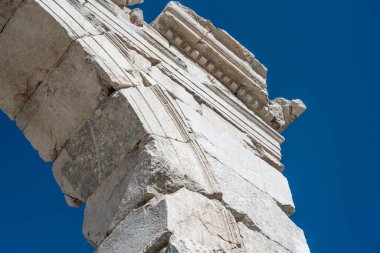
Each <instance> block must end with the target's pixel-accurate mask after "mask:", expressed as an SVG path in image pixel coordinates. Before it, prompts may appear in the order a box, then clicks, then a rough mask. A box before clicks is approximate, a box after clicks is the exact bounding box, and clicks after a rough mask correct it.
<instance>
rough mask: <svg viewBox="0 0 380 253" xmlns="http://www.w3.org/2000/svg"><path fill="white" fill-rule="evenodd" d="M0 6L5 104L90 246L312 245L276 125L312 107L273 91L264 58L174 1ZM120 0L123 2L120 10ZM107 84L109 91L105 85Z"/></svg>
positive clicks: (230, 248) (207, 250) (36, 1)
mask: <svg viewBox="0 0 380 253" xmlns="http://www.w3.org/2000/svg"><path fill="white" fill-rule="evenodd" d="M141 2H142V1H141V0H130V1H127V0H112V1H111V0H87V1H83V0H55V1H51V0H24V1H20V0H19V1H17V0H13V1H11V0H4V1H2V2H1V3H0V55H1V56H2V57H1V58H0V88H1V92H0V107H1V109H2V110H4V111H5V112H6V113H7V114H8V115H9V117H10V118H12V119H14V120H15V121H16V124H17V125H18V127H19V128H20V129H21V130H22V131H23V133H24V135H25V136H26V137H27V138H28V139H29V140H30V141H31V143H32V145H33V146H34V147H35V148H36V149H37V150H38V152H39V153H40V156H41V157H42V158H43V159H45V160H47V161H50V160H54V159H56V160H55V162H54V167H53V173H54V176H55V178H56V180H57V182H58V183H59V185H60V187H61V189H62V191H63V193H64V197H65V200H66V202H67V204H68V205H70V206H72V207H79V206H80V205H81V204H82V202H86V209H85V219H84V224H83V233H84V234H85V236H86V238H87V239H88V240H89V242H90V243H92V244H93V245H95V246H97V247H99V248H98V252H103V253H105V252H132V253H133V252H147V253H156V252H160V253H164V252H165V253H173V252H204V253H211V252H280V253H283V252H294V253H308V252H309V249H308V246H307V243H306V240H305V237H304V234H303V231H302V230H301V229H299V228H298V227H297V226H296V225H295V224H294V223H293V222H292V221H291V220H290V219H289V217H288V215H291V214H292V213H293V212H294V203H293V200H292V196H291V193H290V190H289V186H288V181H287V180H286V178H285V177H284V176H283V175H282V173H281V172H282V170H283V165H282V164H281V162H280V160H281V148H280V145H281V144H282V142H283V141H284V138H283V137H282V136H281V135H280V134H279V132H281V131H282V130H283V129H285V128H286V127H287V126H288V125H289V124H290V123H291V122H292V121H294V120H295V119H296V118H297V117H298V116H299V115H300V114H301V113H302V112H303V111H304V110H305V109H306V106H305V105H304V104H303V103H302V101H300V100H291V101H290V100H286V99H283V98H278V99H274V100H270V99H269V97H268V94H267V89H266V68H265V67H264V66H263V65H262V64H261V63H260V62H259V61H258V60H257V59H256V58H255V56H254V55H253V54H252V53H250V52H249V51H248V50H247V49H245V48H244V47H243V46H242V45H240V44H239V43H238V42H237V41H236V40H235V39H233V38H232V37H231V36H230V35H229V34H228V33H227V32H226V31H224V30H222V29H218V28H215V27H214V26H213V25H212V23H211V22H210V21H208V20H205V19H203V18H202V17H199V16H198V15H197V14H195V13H194V12H193V11H191V10H190V9H188V8H186V7H184V6H181V5H180V4H178V3H170V4H169V5H168V6H167V8H166V9H165V11H164V12H163V13H162V14H161V15H160V17H159V18H158V19H157V20H156V21H155V22H154V23H153V27H154V28H153V27H152V26H150V25H148V24H145V23H144V22H143V17H142V12H141V11H140V10H139V9H134V10H132V11H130V10H129V9H128V8H124V7H125V6H130V5H134V4H137V3H141ZM120 7H122V8H124V9H122V8H120ZM111 94H112V95H111Z"/></svg>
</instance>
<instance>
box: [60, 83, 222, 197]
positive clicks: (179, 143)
mask: <svg viewBox="0 0 380 253" xmlns="http://www.w3.org/2000/svg"><path fill="white" fill-rule="evenodd" d="M171 103H172V101H171V99H170V97H168V96H166V95H165V94H164V93H162V92H161V89H160V88H158V87H152V88H146V87H139V88H130V89H124V90H121V91H120V92H117V93H115V94H114V95H113V96H112V98H111V99H109V101H107V103H105V104H104V105H103V106H102V107H101V108H100V109H99V110H97V111H96V112H95V114H94V116H93V117H92V118H91V119H90V120H89V121H88V122H87V123H86V124H85V125H84V126H83V127H82V129H81V130H80V131H79V132H78V133H77V134H76V135H75V136H74V138H72V139H71V140H70V141H69V142H68V143H67V145H66V146H65V150H64V152H61V154H60V156H59V157H58V160H57V161H56V162H55V166H54V169H53V171H54V175H55V177H56V179H57V182H58V183H59V184H60V185H61V187H62V189H63V191H64V192H65V193H66V194H67V195H70V196H72V197H75V198H78V199H81V200H86V199H87V197H88V196H90V195H91V194H92V193H93V192H94V190H95V189H96V188H97V187H98V186H99V184H100V182H101V181H102V180H103V179H104V178H106V177H107V176H108V175H109V174H110V173H111V171H112V170H113V169H114V168H116V167H117V165H118V163H119V162H120V161H122V160H124V159H125V157H126V156H127V154H128V152H130V151H131V150H133V148H134V147H135V146H136V145H138V144H139V142H141V140H143V139H144V138H145V137H146V136H147V135H153V136H157V137H162V138H165V139H168V141H170V142H169V145H167V146H168V148H166V153H167V154H168V155H169V157H172V158H171V162H172V163H174V164H178V165H177V167H178V168H180V167H182V168H181V169H182V171H186V169H187V168H189V169H188V172H187V173H188V174H189V175H190V176H191V178H192V180H193V181H196V182H198V183H199V184H200V185H202V192H204V193H205V194H206V195H213V194H215V192H217V186H215V185H214V182H213V179H212V177H210V176H209V175H208V174H207V173H208V170H209V168H208V167H207V164H206V162H207V161H206V160H205V158H204V156H202V151H201V150H199V147H198V146H197V145H196V143H194V142H193V140H192V139H191V138H190V136H189V135H188V134H187V133H188V129H186V125H184V123H183V122H182V121H181V116H180V115H178V114H177V112H176V109H175V108H174V107H173V106H174V105H171ZM172 154H173V155H172ZM182 173H183V174H184V175H185V173H184V172H182Z"/></svg>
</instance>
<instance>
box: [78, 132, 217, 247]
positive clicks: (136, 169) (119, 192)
mask: <svg viewBox="0 0 380 253" xmlns="http://www.w3.org/2000/svg"><path fill="white" fill-rule="evenodd" d="M115 159H117V158H115ZM200 162H201V161H199V160H198V157H197V156H196V154H195V152H194V150H193V149H192V147H191V145H190V144H189V143H183V142H180V141H177V140H172V139H166V138H162V137H158V136H148V137H147V138H146V139H143V140H141V141H140V142H139V143H138V144H137V145H136V146H135V147H134V148H133V149H132V150H131V151H129V152H128V153H127V155H126V157H125V159H124V160H123V161H120V164H119V165H118V166H117V167H115V168H114V169H113V171H112V172H111V174H110V176H108V177H107V178H106V179H104V180H103V181H102V182H101V184H100V186H99V187H98V188H97V189H96V190H95V192H94V193H93V194H92V195H91V196H90V197H89V198H88V199H87V203H86V210H85V218H84V224H83V234H84V235H85V236H86V237H87V239H88V240H89V241H90V242H91V243H92V244H94V245H98V244H99V243H100V242H101V241H102V240H103V239H104V238H105V237H106V236H107V234H109V233H110V232H111V231H112V230H113V229H114V227H115V226H116V225H117V224H118V223H119V222H120V221H121V220H122V219H123V218H124V217H125V216H126V215H127V214H128V213H129V212H131V211H132V210H133V209H135V208H137V207H139V206H141V205H143V204H145V203H146V202H147V201H149V200H150V199H151V198H153V197H155V196H159V195H161V194H170V193H172V192H175V191H177V190H178V189H181V188H186V189H189V190H191V191H194V192H198V193H202V194H206V195H212V194H216V193H217V192H212V189H210V188H209V185H208V182H207V180H206V178H205V177H204V174H203V168H202V166H201V164H200Z"/></svg>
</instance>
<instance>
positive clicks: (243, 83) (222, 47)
mask: <svg viewBox="0 0 380 253" xmlns="http://www.w3.org/2000/svg"><path fill="white" fill-rule="evenodd" d="M153 27H154V28H156V29H157V30H158V31H159V32H160V33H161V34H162V35H163V36H164V37H165V38H166V39H167V40H168V41H169V42H170V43H171V44H172V45H174V46H176V47H177V48H179V49H180V50H181V51H182V52H183V53H184V54H186V55H187V56H188V57H190V58H191V59H192V60H194V62H197V63H198V64H199V65H200V66H202V67H203V68H204V69H205V70H207V71H208V72H209V73H210V74H212V75H213V76H214V77H215V78H216V79H218V80H219V81H220V82H221V83H223V84H224V85H225V86H226V87H228V88H229V89H230V90H231V91H232V92H233V93H235V94H236V95H237V96H238V97H239V98H240V99H241V100H242V101H243V102H244V104H245V105H246V106H247V107H248V108H250V109H251V110H253V111H254V112H255V113H256V114H257V115H259V116H260V117H261V118H262V119H263V120H264V121H265V122H266V123H268V124H270V125H271V126H272V127H273V128H274V129H276V130H277V131H282V130H284V129H285V128H286V127H287V126H288V125H289V124H290V123H291V122H292V121H293V120H294V119H295V118H297V117H298V116H299V115H300V114H301V113H302V112H303V111H304V110H305V108H306V107H305V106H304V104H303V103H302V102H301V101H300V100H294V101H292V102H290V101H289V102H286V103H282V104H281V103H280V104H279V103H277V100H274V101H270V100H269V99H268V93H267V89H266V77H267V69H266V67H265V66H264V65H262V64H261V63H260V62H259V61H258V60H257V59H256V58H255V56H254V55H253V54H252V53H251V52H249V51H248V50H247V49H246V48H244V47H243V46H242V45H240V44H239V43H238V42H237V41H236V40H235V39H234V38H232V37H231V36H230V35H229V34H228V33H227V32H225V31H224V30H221V29H217V28H215V26H214V25H213V24H212V23H211V22H210V21H209V20H206V19H204V18H202V17H200V16H198V15H197V14H196V13H194V12H193V11H192V10H190V9H188V8H186V7H184V6H182V5H180V4H179V3H175V2H172V3H170V4H168V6H167V7H166V8H165V10H164V11H163V13H162V14H161V15H160V16H159V17H158V18H157V19H156V20H155V21H154V22H153ZM282 100H284V99H282ZM286 101H287V100H286ZM285 104H286V105H285ZM279 105H280V106H279ZM284 106H287V108H283V107H284ZM288 108H289V109H288Z"/></svg>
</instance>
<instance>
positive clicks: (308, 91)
mask: <svg viewBox="0 0 380 253" xmlns="http://www.w3.org/2000/svg"><path fill="white" fill-rule="evenodd" d="M181 2H182V3H183V4H185V5H187V6H189V7H191V8H192V9H194V10H195V11H196V12H198V13H199V14H200V15H202V16H204V17H206V18H209V19H211V20H212V21H213V23H214V24H216V25H217V26H218V27H221V28H224V29H225V30H227V31H228V32H229V33H230V34H232V35H233V36H234V37H235V38H236V39H237V40H239V41H240V42H241V43H242V44H244V45H245V46H246V47H247V48H248V49H250V50H252V52H253V53H254V54H255V55H256V56H257V58H259V60H260V61H261V62H263V63H264V64H265V65H266V66H267V67H268V69H269V72H268V74H269V76H268V89H269V94H270V96H271V98H275V97H277V96H283V97H286V98H301V99H303V101H304V102H305V103H306V104H307V106H308V110H307V111H306V113H305V114H304V115H302V117H301V118H300V119H298V120H297V121H296V122H295V123H294V124H293V125H291V126H290V127H289V128H288V129H287V130H286V131H285V132H284V133H283V134H284V136H285V137H286V139H287V140H286V142H285V144H284V145H283V163H284V164H285V166H286V171H285V175H286V176H287V178H288V179H289V182H290V186H291V189H292V191H293V197H294V200H295V203H296V208H297V213H296V214H295V215H294V216H292V219H293V220H294V221H295V222H296V223H297V224H298V225H299V226H300V227H301V228H303V229H304V231H305V234H306V236H307V239H308V242H309V245H310V248H311V251H312V252H323V253H329V252H334V253H336V252H345V253H350V252H355V253H358V252H368V253H370V252H378V240H379V235H380V234H379V232H378V228H379V227H380V221H379V207H380V206H379V205H380V204H379V203H380V197H379V193H380V192H379V189H378V186H379V183H378V181H379V178H380V170H379V169H380V168H379V162H378V161H377V156H378V154H377V153H378V151H379V148H378V147H377V145H378V143H379V140H380V138H379V137H380V136H379V135H380V134H379V127H378V125H377V124H378V123H379V117H380V113H379V110H378V97H379V95H378V93H379V91H380V88H379V85H380V81H379V80H380V78H379V73H380V70H379V68H380V63H379V59H380V2H379V1H378V0H356V1H354V0H329V1H327V0H320V1H305V0H293V1H274V0H266V1H256V0H245V1H236V2H232V1H226V0H207V1H201V0H192V1H191V0H186V1H181ZM166 3H167V1H164V0H146V3H144V4H143V5H141V8H142V9H143V10H144V13H145V16H146V19H147V20H148V21H151V20H153V19H154V18H155V17H156V16H157V15H158V13H159V12H160V11H161V10H162V9H163V8H164V6H165V5H166ZM0 140H1V141H0V172H1V176H0V192H1V195H2V198H1V204H0V207H1V208H0V241H1V242H2V243H1V251H2V252H7V253H12V252H17V253H22V252H28V253H34V252H36V253H45V252H46V253H52V252H54V253H56V252H57V253H59V252H92V251H93V249H92V248H91V247H90V246H89V245H88V244H87V243H86V241H85V239H84V238H83V237H82V234H81V225H82V212H83V211H82V210H81V209H73V208H69V207H66V205H65V202H64V199H63V197H62V195H61V193H60V190H59V188H58V186H57V185H56V183H55V181H54V179H53V176H52V174H51V164H46V163H43V162H42V161H41V160H40V158H39V157H38V155H37V153H36V152H35V151H34V150H33V148H32V147H31V146H30V144H29V143H28V142H27V141H26V140H25V139H24V137H23V136H22V134H21V133H20V131H19V130H18V129H17V128H16V126H15V125H14V123H13V122H11V121H10V120H9V119H7V118H6V116H5V115H4V114H3V113H0ZM376 249H377V250H376Z"/></svg>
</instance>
